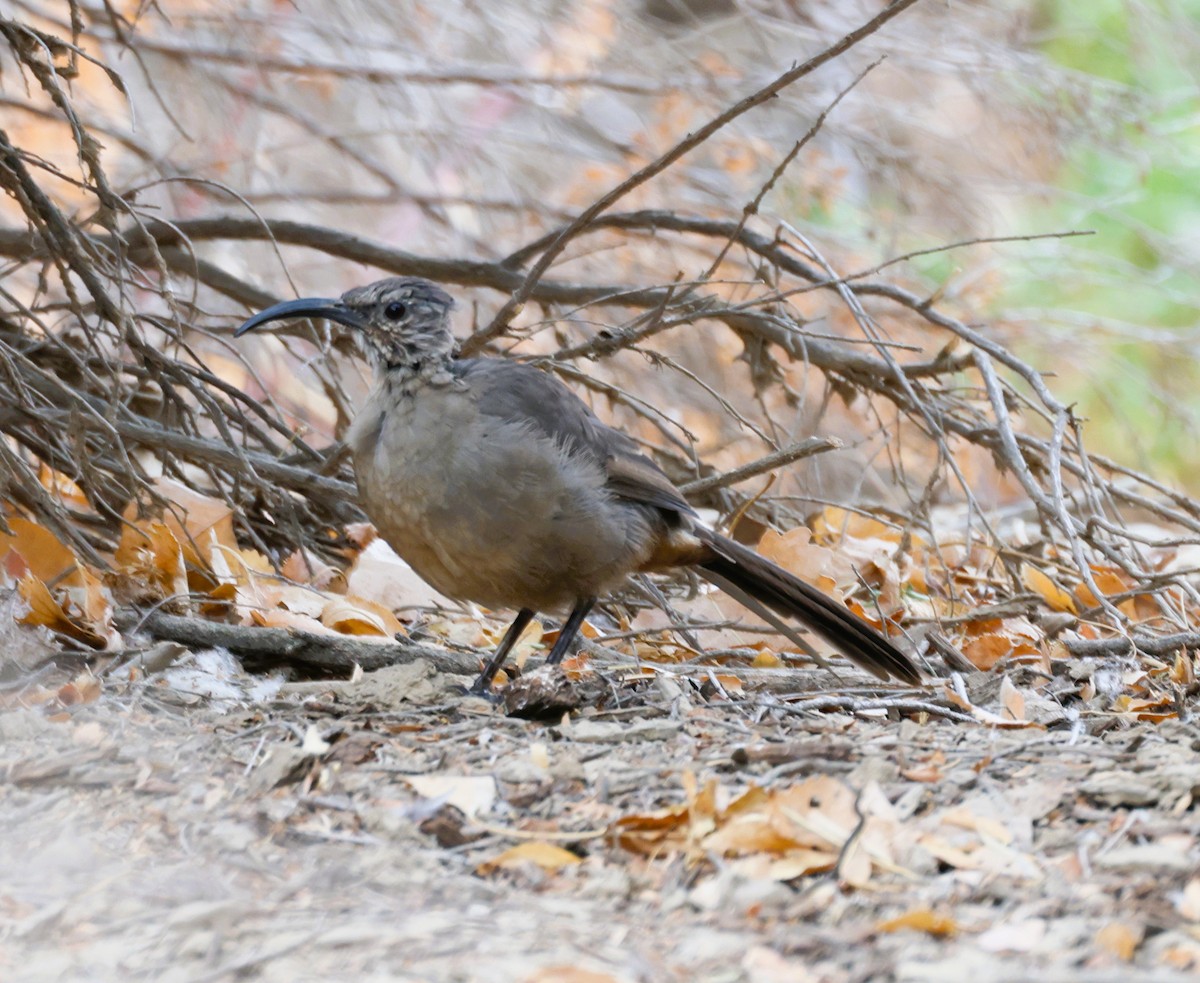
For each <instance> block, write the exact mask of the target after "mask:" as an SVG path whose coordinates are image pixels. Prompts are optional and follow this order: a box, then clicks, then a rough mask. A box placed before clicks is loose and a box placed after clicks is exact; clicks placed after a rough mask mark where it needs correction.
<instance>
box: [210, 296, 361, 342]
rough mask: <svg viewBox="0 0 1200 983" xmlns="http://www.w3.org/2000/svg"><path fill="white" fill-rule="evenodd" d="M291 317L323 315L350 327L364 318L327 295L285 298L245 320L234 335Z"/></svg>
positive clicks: (238, 335)
mask: <svg viewBox="0 0 1200 983" xmlns="http://www.w3.org/2000/svg"><path fill="white" fill-rule="evenodd" d="M289 317H323V318H325V319H327V320H329V321H337V322H338V324H344V325H346V327H348V328H360V327H362V320H361V319H360V318H359V316H358V315H357V314H355V313H354V311H352V310H350V308H348V307H347V306H346V305H345V304H343V303H342V302H341V301H340V300H330V299H329V298H327V297H302V298H300V299H299V300H285V301H284V302H283V303H282V304H276V305H275V306H274V307H268V308H267V309H266V310H265V311H259V313H257V314H255V315H254V317H252V318H250V319H249V320H248V321H246V322H244V323H243V324H242V326H241V327H240V328H238V329H237V330H236V331H235V332H234V333H233V336H234V337H235V338H240V337H241V336H242V335H244V334H245V333H246V332H247V331H253V330H254V329H255V328H259V327H262V326H263V325H264V324H266V323H267V322H268V321H283V320H286V319H287V318H289Z"/></svg>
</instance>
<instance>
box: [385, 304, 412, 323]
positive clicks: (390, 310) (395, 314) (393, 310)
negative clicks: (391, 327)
mask: <svg viewBox="0 0 1200 983" xmlns="http://www.w3.org/2000/svg"><path fill="white" fill-rule="evenodd" d="M407 313H408V308H407V307H405V306H404V305H403V304H401V303H400V302H399V301H392V302H391V303H390V304H388V305H387V307H385V308H384V309H383V316H384V317H386V318H387V319H388V320H389V321H399V320H400V319H401V318H402V317H404V315H405V314H407Z"/></svg>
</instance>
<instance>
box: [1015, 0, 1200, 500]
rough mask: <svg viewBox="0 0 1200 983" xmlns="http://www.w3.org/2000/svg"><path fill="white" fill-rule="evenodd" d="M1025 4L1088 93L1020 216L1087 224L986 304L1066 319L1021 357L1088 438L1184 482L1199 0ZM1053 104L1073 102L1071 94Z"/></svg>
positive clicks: (1195, 269)
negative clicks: (1051, 184)
mask: <svg viewBox="0 0 1200 983" xmlns="http://www.w3.org/2000/svg"><path fill="white" fill-rule="evenodd" d="M1037 13H1038V26H1039V28H1040V35H1041V37H1043V38H1044V39H1045V40H1044V41H1043V43H1042V50H1043V52H1044V53H1045V54H1046V55H1047V56H1048V57H1049V58H1051V59H1052V60H1053V61H1055V62H1057V63H1058V64H1059V65H1061V66H1063V68H1065V69H1069V70H1070V72H1071V73H1073V78H1074V80H1076V81H1078V82H1079V83H1080V85H1081V90H1082V92H1084V93H1085V94H1086V95H1085V98H1084V100H1083V101H1082V103H1081V104H1078V105H1077V107H1076V108H1075V111H1077V112H1078V113H1079V115H1080V121H1079V122H1080V123H1081V124H1082V125H1079V126H1076V127H1071V126H1070V125H1069V124H1068V127H1067V128H1066V129H1067V131H1068V132H1071V133H1072V137H1071V139H1070V140H1069V141H1068V142H1067V144H1066V145H1065V146H1063V147H1061V148H1060V150H1061V152H1062V154H1063V160H1062V164H1061V167H1060V169H1059V173H1058V175H1057V180H1056V184H1057V187H1058V193H1057V194H1055V195H1054V196H1053V197H1052V201H1051V204H1050V205H1049V207H1048V208H1047V207H1039V208H1038V209H1037V210H1036V212H1035V213H1032V214H1031V215H1030V216H1029V217H1028V219H1027V223H1028V224H1029V225H1030V226H1034V225H1036V227H1037V228H1038V229H1040V230H1049V229H1068V228H1071V229H1091V230H1094V231H1095V232H1096V235H1094V236H1092V237H1090V238H1087V239H1076V240H1071V241H1070V244H1069V246H1062V247H1059V251H1058V253H1057V255H1056V257H1055V262H1054V263H1053V266H1052V267H1050V266H1049V265H1042V266H1034V265H1030V266H1028V267H1025V268H1024V269H1022V270H1013V271H1011V273H1012V275H1011V277H1010V278H1009V280H1008V283H1009V289H1008V290H1007V291H1006V293H1005V295H1004V296H1003V297H1002V298H1000V299H999V301H998V304H997V309H998V311H1003V310H1013V309H1015V308H1020V307H1023V306H1026V307H1031V308H1034V309H1040V311H1041V313H1042V315H1043V316H1044V317H1045V319H1046V321H1047V322H1051V321H1055V320H1058V321H1059V322H1060V324H1067V325H1071V326H1072V327H1070V328H1068V329H1065V330H1064V329H1062V328H1061V327H1060V328H1059V329H1057V330H1054V329H1048V330H1047V331H1046V333H1045V335H1044V336H1043V337H1045V338H1050V339H1053V340H1045V341H1042V342H1041V343H1040V344H1039V347H1040V348H1041V349H1042V350H1041V351H1040V352H1039V353H1038V354H1037V355H1036V356H1034V357H1035V358H1036V360H1037V361H1038V363H1039V364H1042V365H1046V366H1048V367H1049V366H1053V367H1054V368H1055V369H1056V371H1057V372H1058V375H1059V388H1060V391H1063V392H1064V394H1065V395H1067V396H1068V397H1069V398H1075V399H1077V400H1078V402H1079V404H1080V413H1081V415H1084V416H1087V417H1089V418H1090V419H1091V421H1092V422H1091V433H1092V437H1093V442H1094V444H1096V445H1097V446H1098V448H1099V449H1101V450H1107V451H1108V452H1109V453H1111V454H1112V455H1113V456H1114V457H1117V458H1118V459H1120V460H1122V461H1124V462H1126V463H1130V464H1139V465H1142V466H1146V467H1149V468H1151V469H1152V470H1155V471H1158V472H1160V473H1162V472H1168V475H1169V476H1172V477H1175V478H1176V479H1180V480H1183V481H1185V482H1186V483H1188V484H1192V485H1195V484H1196V483H1197V482H1200V456H1197V455H1195V454H1194V453H1192V451H1191V448H1192V447H1193V446H1194V444H1195V436H1196V435H1195V431H1194V429H1193V428H1192V427H1191V421H1192V420H1193V419H1194V418H1200V358H1197V354H1196V351H1195V339H1194V335H1196V333H1197V332H1198V331H1200V232H1198V230H1200V82H1198V68H1200V59H1198V58H1197V57H1196V51H1197V47H1196V45H1197V44H1198V43H1200V0H1178V2H1172V0H1146V2H1133V3H1128V2H1121V0H1089V2H1088V3H1078V2H1074V0H1043V2H1042V3H1040V5H1039V7H1038V11H1037ZM1058 105H1059V106H1060V107H1061V111H1062V112H1064V113H1070V112H1072V106H1071V100H1066V99H1062V100H1059V102H1058ZM1047 269H1053V270H1055V271H1057V272H1056V275H1053V276H1050V277H1047V276H1046V271H1047ZM1062 271H1072V275H1070V276H1065V275H1063V274H1062ZM1085 334H1086V337H1084V336H1083V335H1085ZM1064 355H1067V356H1069V357H1068V358H1064V357H1063V356H1064Z"/></svg>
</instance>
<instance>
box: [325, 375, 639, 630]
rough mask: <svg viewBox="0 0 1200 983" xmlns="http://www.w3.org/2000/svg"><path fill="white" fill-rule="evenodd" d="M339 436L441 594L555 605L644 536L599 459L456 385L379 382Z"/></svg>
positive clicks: (600, 578) (597, 579)
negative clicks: (488, 406)
mask: <svg viewBox="0 0 1200 983" xmlns="http://www.w3.org/2000/svg"><path fill="white" fill-rule="evenodd" d="M347 441H348V443H349V444H350V446H351V449H352V451H353V455H354V464H355V471H356V474H357V477H358V484H359V489H360V494H361V497H362V500H363V506H364V508H365V509H366V511H367V513H368V515H369V516H370V517H371V520H372V521H373V522H374V523H375V525H376V527H377V528H378V529H379V532H380V534H381V535H382V536H383V538H384V539H385V540H387V542H388V543H390V544H391V546H392V548H393V549H395V550H396V552H397V553H398V554H400V556H402V557H403V558H404V559H405V560H406V561H407V562H408V563H409V564H410V565H411V566H412V567H413V569H415V570H416V571H417V573H418V574H420V575H421V576H422V577H424V578H425V579H426V580H428V581H429V582H430V583H431V584H432V585H433V586H434V587H436V588H437V589H438V590H439V591H441V592H442V593H443V594H446V595H448V596H450V597H457V598H461V599H465V600H473V601H477V602H479V603H482V604H486V605H489V606H495V607H531V608H538V609H544V608H557V607H561V606H563V605H566V604H570V603H572V602H573V601H574V600H575V599H577V598H578V597H581V596H586V595H591V594H599V593H602V592H604V591H605V590H607V589H609V588H611V587H613V586H616V584H617V583H619V582H620V580H621V579H622V578H623V576H624V574H625V572H626V571H628V570H629V569H630V568H631V566H633V565H635V564H636V558H637V556H638V555H639V552H640V551H641V550H643V549H644V547H645V542H646V540H647V539H648V538H649V535H650V531H649V524H648V522H647V520H646V519H645V517H644V516H643V515H642V513H641V511H640V510H638V509H636V508H631V507H630V506H628V505H627V504H625V503H622V502H620V501H618V500H616V499H615V498H614V497H613V496H612V494H611V493H610V492H609V490H608V489H607V488H606V476H605V473H604V470H603V467H602V466H601V465H600V464H598V463H597V462H596V461H595V460H594V459H593V458H591V457H589V456H586V455H579V454H573V453H571V452H570V451H569V449H568V448H565V447H563V446H562V445H561V444H560V443H558V442H556V441H555V440H554V439H552V438H550V437H548V436H546V435H545V434H544V433H543V432H541V431H539V430H538V428H536V427H532V426H530V424H529V422H528V421H527V420H525V419H523V418H522V417H521V416H520V415H516V416H512V415H507V416H495V415H492V414H490V413H488V412H485V411H483V410H481V407H480V404H479V393H478V391H474V390H472V389H471V388H470V387H468V386H463V385H460V384H449V385H445V386H433V385H430V386H425V387H423V388H420V389H418V390H417V391H416V392H409V393H402V392H398V391H394V390H390V389H389V388H388V387H387V385H386V379H385V380H384V384H383V385H381V386H380V387H378V388H377V389H376V390H375V392H373V393H372V395H371V397H370V398H369V399H368V401H367V404H366V406H365V407H364V408H363V411H362V413H361V414H360V415H359V417H358V418H357V419H356V421H355V423H354V425H353V427H352V428H351V431H350V433H349V434H348V435H347Z"/></svg>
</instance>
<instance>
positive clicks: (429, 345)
mask: <svg viewBox="0 0 1200 983" xmlns="http://www.w3.org/2000/svg"><path fill="white" fill-rule="evenodd" d="M453 306H454V301H453V300H452V299H451V297H450V296H449V295H448V294H447V293H446V292H445V291H444V290H442V289H441V288H440V287H438V286H436V285H434V284H432V283H430V282H428V281H426V280H421V279H416V278H413V277H395V278H392V279H387V280H380V281H379V282H377V283H372V284H369V285H368V286H365V287H358V288H356V289H354V290H350V291H348V292H347V293H345V294H343V295H342V297H341V299H339V300H333V299H325V298H308V299H303V300H291V301H287V302H285V303H282V304H276V305H275V306H274V307H271V308H268V309H267V310H265V311H263V312H262V313H260V314H257V315H255V316H254V317H252V318H250V319H249V320H248V321H246V322H245V323H244V324H243V325H242V326H241V327H240V328H238V330H237V332H236V333H235V334H236V335H237V336H240V335H243V334H245V333H246V332H247V331H251V330H253V329H254V328H257V327H259V326H260V325H263V324H266V323H267V322H268V321H277V320H281V319H284V318H297V317H308V318H326V319H328V320H330V321H336V322H338V323H339V324H343V325H345V326H346V327H348V328H350V329H351V330H352V331H353V332H354V335H355V336H356V337H357V339H358V341H359V344H360V347H361V349H362V351H363V353H364V354H365V356H366V358H367V359H368V360H369V361H370V362H371V363H372V365H373V367H374V369H375V385H374V388H373V389H372V391H371V394H370V396H369V397H368V398H367V401H366V405H365V406H364V407H363V408H362V410H361V411H360V412H359V414H358V417H357V418H356V419H355V420H354V422H353V424H352V425H351V427H350V429H349V432H348V433H347V435H346V443H347V444H348V445H349V447H350V449H351V453H352V455H353V458H354V470H355V473H356V475H357V478H358V488H359V495H360V497H361V499H362V504H363V507H364V508H365V509H366V512H367V514H368V515H369V516H370V518H371V519H372V521H373V522H374V523H375V525H376V527H377V528H378V530H379V533H380V535H381V536H382V537H383V538H384V539H385V540H386V541H387V542H388V543H389V544H390V545H391V546H392V548H393V549H395V551H396V552H397V553H398V554H399V555H400V556H401V557H403V558H404V559H405V560H406V561H407V562H408V563H409V565H410V566H412V568H413V569H414V570H416V572H417V573H418V574H420V576H421V577H423V578H424V579H425V580H426V581H428V582H429V583H430V584H432V585H433V586H434V587H435V588H437V590H439V591H440V592H441V593H443V594H445V595H446V596H447V597H453V598H457V599H460V600H470V601H475V602H477V603H479V604H483V605H486V606H488V607H500V608H515V609H517V611H518V613H517V616H516V619H515V620H514V621H513V623H512V625H511V626H510V627H509V629H508V631H507V632H506V633H505V635H504V638H503V640H502V641H501V642H500V645H499V647H498V648H497V649H496V652H495V655H494V656H493V657H492V659H491V661H490V662H489V663H488V665H487V667H486V668H485V669H484V670H483V672H482V673H481V674H480V676H479V679H478V680H476V683H475V687H473V689H475V690H476V691H479V692H486V691H487V689H488V688H489V687H490V685H491V681H492V679H493V677H494V676H495V674H496V672H497V671H498V670H499V668H500V667H501V666H502V665H503V664H504V660H505V658H506V657H507V655H508V652H509V650H510V649H511V648H512V646H513V644H514V643H515V642H516V640H517V638H518V637H519V636H520V634H521V632H522V631H523V630H524V628H525V626H526V625H527V624H528V623H529V620H530V619H531V618H532V617H533V615H534V612H535V611H539V610H560V609H568V610H569V612H570V613H569V615H568V617H567V621H566V623H565V624H564V625H563V628H562V630H561V631H560V632H559V635H558V639H557V640H556V641H555V643H554V646H553V648H552V649H551V651H550V655H549V657H548V659H547V661H548V662H550V663H556V662H559V661H560V660H561V659H562V658H563V656H564V655H565V654H566V652H567V649H568V648H569V646H570V644H571V642H572V640H573V639H574V637H575V635H576V633H577V632H578V631H579V628H580V625H581V624H582V623H583V619H584V618H585V617H586V616H587V613H588V611H590V610H591V608H592V605H593V604H595V603H596V599H597V598H598V597H599V596H600V595H602V594H604V593H606V592H607V591H610V590H612V589H614V588H616V587H618V586H620V585H621V584H622V583H623V582H624V581H625V579H626V578H627V577H628V576H629V575H630V574H633V573H637V572H643V571H663V570H670V569H672V568H675V567H692V568H694V569H695V570H696V572H697V573H699V574H700V576H702V577H704V578H706V579H707V580H709V581H711V582H712V583H714V584H716V585H717V586H719V587H721V588H722V589H723V590H725V591H726V592H727V593H730V594H732V595H733V596H734V597H736V598H737V599H738V600H739V601H741V602H742V603H743V604H745V605H746V606H747V607H749V608H750V609H751V610H752V611H754V612H755V613H757V614H759V615H760V616H763V617H765V618H766V620H768V621H769V622H770V623H771V624H773V625H775V626H776V627H777V628H778V629H780V630H782V631H783V632H784V633H785V634H786V635H787V636H788V637H789V638H791V639H792V641H794V642H796V643H797V644H799V645H800V646H801V647H802V648H803V649H805V650H806V651H810V652H811V649H810V648H809V647H808V645H807V643H806V642H805V641H804V639H803V638H801V637H800V636H799V635H798V634H797V633H796V631H795V630H794V629H793V628H791V627H790V626H789V625H787V624H786V623H784V622H783V621H782V620H781V617H780V616H782V617H787V618H794V619H796V620H798V621H800V622H802V623H803V624H804V625H806V626H808V627H809V628H811V629H812V630H813V631H815V632H816V633H817V634H818V635H821V636H822V637H823V638H825V639H826V640H827V641H828V642H830V643H831V644H833V645H834V646H835V647H836V648H838V649H840V650H841V651H842V652H843V653H844V654H845V655H846V656H847V657H848V658H850V659H851V660H852V661H853V662H856V663H858V665H860V666H862V667H863V668H864V669H867V670H869V671H870V672H872V673H874V674H875V675H876V676H879V677H880V678H882V679H886V678H888V677H889V676H896V677H899V678H900V679H902V680H904V681H905V682H908V683H913V684H916V683H919V682H920V679H921V676H920V673H919V672H918V671H917V668H916V667H915V666H914V665H913V663H912V661H911V660H910V659H909V658H908V657H907V656H906V655H904V654H903V653H902V652H900V651H899V649H897V648H896V647H895V646H894V645H892V643H891V642H889V641H888V640H887V639H886V638H884V637H883V636H882V635H881V634H879V633H878V632H876V631H875V630H874V629H873V628H871V627H870V626H869V625H868V624H867V623H866V622H864V621H862V620H860V619H859V618H857V617H856V616H855V615H854V614H852V613H851V612H850V611H849V609H847V608H846V607H845V605H843V604H839V603H837V602H835V601H833V600H832V599H830V598H829V597H827V596H826V595H825V594H823V593H821V591H819V590H817V589H816V588H815V587H812V586H810V585H809V584H806V583H805V582H804V581H802V580H800V579H798V578H797V577H795V576H793V575H792V574H790V573H788V572H787V571H786V570H783V569H781V568H780V567H778V566H776V565H775V564H773V563H771V562H770V561H769V560H767V559H765V558H764V557H761V556H759V555H758V554H757V553H755V552H754V551H753V550H751V549H749V548H747V547H745V546H742V545H741V544H740V543H735V542H734V541H733V540H731V539H728V538H726V537H725V536H722V535H720V534H718V533H716V532H714V531H713V530H712V529H709V528H708V527H707V526H705V525H704V524H702V523H701V522H700V521H699V519H698V518H697V516H696V513H695V512H694V510H693V509H692V507H691V506H690V505H688V503H687V502H686V501H685V500H684V498H683V495H682V494H680V492H679V490H678V489H677V488H676V487H675V486H674V485H672V484H671V481H670V480H669V479H668V478H667V476H666V475H665V474H664V473H663V472H662V471H661V470H659V468H658V467H657V465H655V464H654V463H653V462H652V461H651V460H650V459H649V458H647V457H645V456H644V455H642V454H641V453H640V452H639V451H638V448H637V445H636V444H635V443H634V441H633V440H632V439H630V438H629V437H628V436H626V435H625V434H623V433H621V432H620V431H619V430H614V429H613V428H612V427H609V426H606V425H605V424H604V423H602V422H600V420H599V419H597V417H596V416H595V415H593V413H592V411H591V410H590V409H588V407H587V406H586V405H585V404H584V403H583V402H582V401H581V400H580V399H579V398H578V397H577V396H575V394H574V393H572V392H571V391H570V390H569V389H567V387H566V386H564V385H563V384H562V383H561V382H560V381H559V380H558V379H556V378H555V377H554V376H552V375H549V374H548V373H546V372H542V371H540V370H539V369H536V368H534V367H532V366H529V365H522V364H520V363H518V362H513V361H508V360H505V359H494V358H464V359H459V358H456V357H455V354H456V344H455V340H454V335H453V334H452V332H451V329H450V310H451V308H452V307H453Z"/></svg>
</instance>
